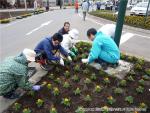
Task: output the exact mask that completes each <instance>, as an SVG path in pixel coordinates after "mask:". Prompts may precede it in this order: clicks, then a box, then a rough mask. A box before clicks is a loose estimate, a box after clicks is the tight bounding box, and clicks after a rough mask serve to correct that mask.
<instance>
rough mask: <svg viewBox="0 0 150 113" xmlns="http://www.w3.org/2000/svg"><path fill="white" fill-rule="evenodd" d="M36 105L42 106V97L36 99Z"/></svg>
mask: <svg viewBox="0 0 150 113" xmlns="http://www.w3.org/2000/svg"><path fill="white" fill-rule="evenodd" d="M36 105H37V106H38V107H39V108H40V107H42V106H43V105H44V101H43V100H42V99H38V100H37V101H36Z"/></svg>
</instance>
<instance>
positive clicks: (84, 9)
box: [82, 2, 89, 12]
mask: <svg viewBox="0 0 150 113" xmlns="http://www.w3.org/2000/svg"><path fill="white" fill-rule="evenodd" d="M88 8H89V4H88V2H83V3H82V11H83V12H88Z"/></svg>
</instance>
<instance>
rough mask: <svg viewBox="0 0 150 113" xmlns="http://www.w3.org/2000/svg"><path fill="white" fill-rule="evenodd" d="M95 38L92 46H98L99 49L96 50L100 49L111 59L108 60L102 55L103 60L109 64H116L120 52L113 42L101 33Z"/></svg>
mask: <svg viewBox="0 0 150 113" xmlns="http://www.w3.org/2000/svg"><path fill="white" fill-rule="evenodd" d="M95 37H96V38H95V39H94V41H93V44H96V45H97V44H98V45H99V48H97V49H101V50H102V51H104V52H106V53H108V54H109V55H110V56H111V57H112V59H109V58H107V57H105V55H104V56H102V57H103V60H105V59H106V61H108V62H110V63H114V62H117V61H118V60H119V59H120V51H119V48H118V47H117V45H116V44H115V42H114V40H112V39H111V38H110V37H109V36H107V35H105V34H103V33H102V32H98V33H97V34H96V36H95ZM99 56H101V53H99Z"/></svg>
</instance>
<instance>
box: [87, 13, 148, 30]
mask: <svg viewBox="0 0 150 113" xmlns="http://www.w3.org/2000/svg"><path fill="white" fill-rule="evenodd" d="M89 14H91V15H94V16H97V17H101V18H105V19H108V20H112V21H116V20H117V15H114V14H112V12H103V11H93V12H90V13H89ZM144 19H145V17H144V16H125V21H124V23H125V24H127V25H130V26H134V27H139V28H144V29H150V16H149V17H148V18H147V21H146V22H145V23H144V21H145V20H144Z"/></svg>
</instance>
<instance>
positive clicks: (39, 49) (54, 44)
mask: <svg viewBox="0 0 150 113" xmlns="http://www.w3.org/2000/svg"><path fill="white" fill-rule="evenodd" d="M62 40H63V36H62V35H61V34H60V33H55V34H54V35H53V36H52V37H50V36H49V37H46V38H44V39H43V40H41V41H40V42H39V43H38V45H37V46H36V47H35V49H34V50H35V52H36V54H37V56H38V55H40V56H41V57H42V59H44V60H45V61H49V62H59V63H60V64H61V65H63V66H64V60H63V58H68V59H69V60H72V59H71V57H70V56H69V54H68V53H67V52H66V51H65V49H64V48H63V47H62V46H61V42H62ZM37 59H38V57H37ZM40 59H41V58H40ZM40 59H39V60H40ZM41 65H42V68H43V69H45V70H49V65H47V64H46V63H41Z"/></svg>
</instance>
